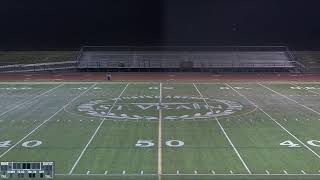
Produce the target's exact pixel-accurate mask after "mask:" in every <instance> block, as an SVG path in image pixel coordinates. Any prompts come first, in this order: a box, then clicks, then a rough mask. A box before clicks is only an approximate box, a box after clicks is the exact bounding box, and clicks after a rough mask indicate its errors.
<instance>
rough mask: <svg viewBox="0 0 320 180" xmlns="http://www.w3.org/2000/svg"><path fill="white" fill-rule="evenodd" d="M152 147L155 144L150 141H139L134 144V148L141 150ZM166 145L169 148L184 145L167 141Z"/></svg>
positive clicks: (179, 142) (178, 141) (181, 142)
mask: <svg viewBox="0 0 320 180" xmlns="http://www.w3.org/2000/svg"><path fill="white" fill-rule="evenodd" d="M154 145H155V144H154V142H153V141H152V140H143V139H139V140H138V141H137V143H136V147H141V148H147V147H153V146H154ZM166 145H167V146H169V147H181V146H183V145H184V142H183V141H180V140H168V141H166Z"/></svg>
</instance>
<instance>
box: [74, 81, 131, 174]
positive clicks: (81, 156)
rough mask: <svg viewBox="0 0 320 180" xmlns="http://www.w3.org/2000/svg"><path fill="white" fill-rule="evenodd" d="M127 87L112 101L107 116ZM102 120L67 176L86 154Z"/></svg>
mask: <svg viewBox="0 0 320 180" xmlns="http://www.w3.org/2000/svg"><path fill="white" fill-rule="evenodd" d="M128 86H129V83H128V84H127V85H126V86H125V88H124V89H123V90H122V91H121V93H120V95H119V96H118V98H117V99H116V100H115V101H114V103H113V104H112V106H111V107H110V109H109V111H108V113H107V115H108V114H110V112H111V110H112V109H113V107H114V106H115V105H116V103H117V102H118V99H119V97H120V96H121V95H122V94H123V93H124V91H125V90H126V89H127V87H128ZM104 121H105V120H104V119H103V120H102V121H101V122H100V124H99V126H98V127H97V129H96V130H95V131H94V133H93V134H92V136H91V138H90V139H89V141H88V143H87V144H86V145H85V147H84V148H83V150H82V152H81V153H80V155H79V157H78V159H77V160H76V162H75V163H74V164H73V166H72V168H71V169H70V171H69V174H72V173H73V171H74V169H75V168H76V166H77V165H78V163H79V161H80V160H81V158H82V156H83V154H84V153H85V152H86V150H87V148H88V147H89V145H90V143H91V142H92V140H93V139H94V137H95V136H96V135H97V133H98V131H99V129H100V128H101V126H102V125H103V123H104Z"/></svg>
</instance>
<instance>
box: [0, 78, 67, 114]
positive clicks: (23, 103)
mask: <svg viewBox="0 0 320 180" xmlns="http://www.w3.org/2000/svg"><path fill="white" fill-rule="evenodd" d="M62 85H64V84H61V83H60V85H58V86H55V87H53V88H51V89H49V90H47V91H46V92H44V93H41V94H39V95H37V96H34V97H33V98H31V99H27V100H25V101H24V102H22V103H20V104H18V105H16V106H14V107H13V108H10V109H8V110H7V111H5V112H3V113H1V114H0V117H1V116H3V115H5V114H7V113H8V112H11V111H13V110H15V109H17V108H18V107H20V106H23V105H25V104H26V103H28V102H31V101H32V100H34V99H37V98H39V97H41V96H43V95H45V94H47V93H49V92H51V91H53V90H55V89H57V88H59V87H61V86H62Z"/></svg>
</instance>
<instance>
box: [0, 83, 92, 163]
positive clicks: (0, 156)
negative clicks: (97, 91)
mask: <svg viewBox="0 0 320 180" xmlns="http://www.w3.org/2000/svg"><path fill="white" fill-rule="evenodd" d="M95 85H96V84H93V85H92V86H91V87H90V88H88V89H87V90H85V91H83V92H82V93H81V94H79V95H78V96H76V97H75V98H73V99H72V100H71V101H69V102H68V103H67V104H65V105H64V106H63V107H62V108H60V109H59V110H58V111H56V112H55V113H54V114H53V115H51V116H50V117H49V118H48V119H46V120H45V121H43V122H42V123H41V124H40V125H38V126H37V127H36V128H34V129H33V130H32V131H31V132H29V133H28V134H27V135H25V136H24V137H23V138H22V139H20V140H19V141H18V142H17V143H15V144H14V145H12V146H11V147H10V148H9V149H7V150H6V151H5V152H4V153H2V154H1V155H0V158H2V157H3V156H4V155H6V154H7V153H8V152H9V151H11V150H12V149H13V148H14V147H16V146H17V145H18V144H20V143H21V142H22V141H24V140H25V139H26V138H28V137H29V136H30V135H31V134H32V133H34V132H35V131H36V130H38V129H39V128H40V127H41V126H43V125H44V124H45V123H46V122H48V121H50V120H51V119H52V118H53V117H54V116H55V115H57V114H58V113H59V112H61V111H62V110H63V109H64V108H65V107H67V106H69V105H70V104H71V103H72V102H73V101H75V100H76V99H78V98H79V97H80V96H82V95H83V94H85V93H86V92H88V91H89V90H90V89H92V88H93V87H94V86H95Z"/></svg>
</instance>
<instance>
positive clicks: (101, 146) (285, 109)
mask: <svg viewBox="0 0 320 180" xmlns="http://www.w3.org/2000/svg"><path fill="white" fill-rule="evenodd" d="M319 129H320V84H318V83H308V82H304V83H301V84H292V83H290V82H279V83H268V82H261V83H255V82H251V83H250V82H249V83H244V82H242V83H240V82H239V83H237V82H229V83H228V82H221V83H204V82H203V83H185V82H184V83H182V82H180V83H179V82H128V83H126V82H113V83H103V82H74V83H72V82H66V83H49V82H48V83H46V82H34V83H32V82H28V83H27V82H21V83H19V82H1V83H0V161H54V162H55V173H56V175H55V178H57V179H139V180H140V179H152V180H153V179H154V180H159V179H161V180H171V179H172V180H178V179H190V180H191V179H235V180H240V179H246V178H247V179H320V131H319ZM1 173H2V172H1Z"/></svg>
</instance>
